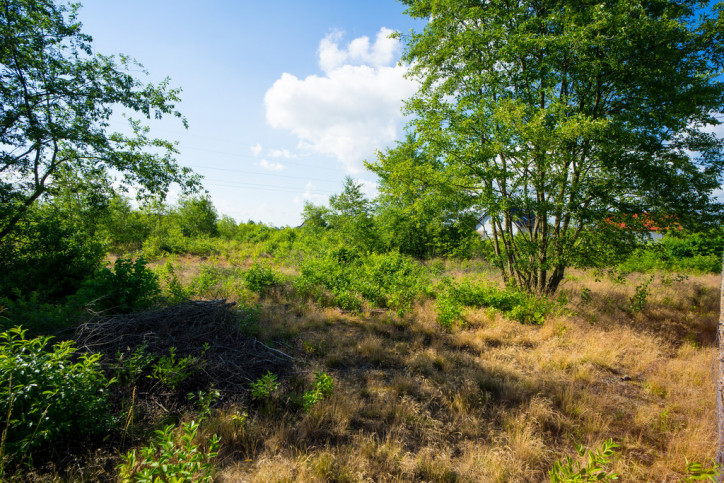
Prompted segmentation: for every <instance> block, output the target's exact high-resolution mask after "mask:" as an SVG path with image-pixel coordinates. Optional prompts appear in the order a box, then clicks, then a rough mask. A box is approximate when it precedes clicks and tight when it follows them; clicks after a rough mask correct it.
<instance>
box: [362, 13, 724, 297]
mask: <svg viewBox="0 0 724 483" xmlns="http://www.w3.org/2000/svg"><path fill="white" fill-rule="evenodd" d="M403 3H405V4H406V5H407V6H408V10H407V13H408V14H409V15H411V16H413V17H417V18H422V19H427V20H428V21H427V24H426V26H425V27H424V29H423V30H422V31H421V32H411V33H410V34H409V35H404V36H403V39H404V41H405V44H406V50H405V53H404V56H403V59H404V61H405V62H407V63H408V64H409V65H410V70H409V76H410V77H412V78H414V79H416V80H417V81H418V82H419V85H420V87H419V90H418V92H417V93H416V95H414V96H413V97H412V98H411V99H409V100H408V101H407V103H406V110H407V112H408V113H409V114H411V115H412V121H411V122H410V123H409V126H408V129H409V131H410V132H411V138H408V140H407V141H406V142H404V143H402V144H401V145H400V146H399V147H397V148H395V149H393V150H391V151H388V152H386V153H382V154H381V155H380V156H379V159H378V161H377V163H376V165H375V169H376V171H377V172H378V173H381V174H383V173H386V174H385V176H384V179H385V180H386V182H387V184H388V186H387V189H394V187H395V186H397V187H401V186H410V185H414V186H420V185H421V184H424V185H425V186H427V187H435V189H436V190H437V192H438V193H440V195H447V196H458V197H460V198H465V199H467V200H469V202H468V204H467V206H468V209H469V210H473V211H475V212H477V213H479V214H480V215H483V214H487V215H489V216H490V217H491V221H492V227H493V229H492V237H491V238H492V243H493V245H494V250H495V254H496V259H497V261H498V262H499V264H500V267H501V269H502V273H503V275H504V278H505V279H506V281H507V282H508V283H511V284H514V285H517V286H518V287H520V288H522V289H526V290H529V291H537V292H541V293H552V292H554V291H555V290H556V289H557V287H558V285H559V283H560V282H561V280H562V278H563V274H564V271H565V269H566V267H568V266H570V264H571V263H572V260H573V259H574V258H575V257H576V250H578V249H579V248H581V247H582V246H583V245H585V244H583V245H582V240H583V239H584V238H585V235H586V232H587V231H588V232H590V231H594V230H597V229H599V228H601V227H602V226H606V224H607V223H609V221H610V220H615V219H616V217H617V216H618V215H619V214H624V215H629V216H630V215H632V214H637V213H647V214H648V215H647V216H649V217H650V218H652V219H661V220H665V219H671V217H672V216H673V217H676V219H677V220H678V222H680V223H686V222H687V221H688V220H691V219H694V218H698V219H701V218H702V217H703V216H704V215H707V214H709V215H711V214H714V215H715V216H717V217H718V216H719V215H720V213H721V209H720V206H719V204H718V203H717V202H716V199H715V198H714V197H713V191H714V190H715V189H717V188H718V187H719V186H720V185H721V181H722V180H721V173H722V167H723V166H724V159H723V157H722V147H723V144H722V141H721V140H720V139H718V138H717V137H716V136H715V135H714V134H712V130H711V129H710V128H711V127H712V126H716V125H718V124H719V121H718V120H717V115H718V114H719V113H720V112H721V111H722V104H723V101H724V85H723V84H722V82H721V81H720V80H719V78H718V76H719V75H720V73H721V68H722V65H723V62H722V61H723V60H724V56H723V54H724V50H723V47H722V46H723V45H724V43H723V42H722V40H724V39H722V36H723V33H722V32H723V29H722V26H723V25H724V20H722V19H724V15H723V14H722V5H721V4H717V5H713V6H712V5H708V3H707V2H696V1H689V0H683V1H656V0H655V1H644V0H626V1H619V0H616V1H610V0H609V1H599V0H587V1H579V0H576V1H570V0H536V1H511V0H490V1H484V2H481V1H479V0H403ZM411 144H414V146H413V148H414V149H415V150H416V153H417V154H415V155H414V156H410V157H409V161H408V162H402V161H401V160H400V156H399V151H400V150H408V151H409V150H410V149H411ZM400 189H401V188H400ZM521 213H522V214H525V216H526V217H527V218H528V219H531V220H535V222H534V224H533V226H532V227H531V230H530V231H529V232H527V233H521V234H515V230H514V228H513V227H514V221H515V219H514V218H515V216H516V214H518V216H520V214H521Z"/></svg>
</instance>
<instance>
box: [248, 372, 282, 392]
mask: <svg viewBox="0 0 724 483" xmlns="http://www.w3.org/2000/svg"><path fill="white" fill-rule="evenodd" d="M250 387H251V396H252V397H253V398H254V399H268V398H270V397H271V395H272V394H273V393H274V391H276V390H277V389H278V388H279V383H278V382H277V375H276V374H273V373H272V372H271V371H267V372H266V374H264V375H263V376H261V377H260V378H259V379H257V380H256V381H255V382H252V383H251V385H250Z"/></svg>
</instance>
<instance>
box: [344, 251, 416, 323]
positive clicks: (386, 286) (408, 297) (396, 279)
mask: <svg viewBox="0 0 724 483" xmlns="http://www.w3.org/2000/svg"><path fill="white" fill-rule="evenodd" d="M361 261H362V265H361V267H360V270H359V271H358V277H355V279H354V280H353V281H354V282H356V285H357V286H356V288H357V289H358V290H359V292H360V293H361V294H362V296H363V297H364V298H366V299H367V300H369V301H371V302H372V303H373V304H375V305H376V306H378V307H382V308H390V309H393V310H400V311H402V310H407V309H409V307H410V305H411V304H412V302H413V301H414V300H415V298H416V297H418V296H419V294H420V293H421V292H422V291H423V290H424V287H425V285H426V284H427V282H428V279H429V277H428V272H427V271H426V269H425V267H423V266H422V265H420V264H419V263H417V262H416V261H414V260H413V259H412V258H410V257H407V256H405V255H400V254H399V253H397V252H389V253H384V254H371V255H369V256H367V257H365V258H364V259H362V260H361Z"/></svg>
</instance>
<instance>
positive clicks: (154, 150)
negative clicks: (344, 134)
mask: <svg viewBox="0 0 724 483" xmlns="http://www.w3.org/2000/svg"><path fill="white" fill-rule="evenodd" d="M77 8H78V5H76V4H67V3H65V2H64V1H63V0H0V38H1V39H2V43H1V45H0V241H3V239H5V238H6V237H7V235H9V234H11V233H12V232H13V230H14V228H15V227H16V226H17V224H18V222H20V221H21V220H22V219H23V217H24V216H25V215H26V214H27V212H28V210H29V209H30V208H31V207H32V205H33V204H34V203H35V202H36V201H37V200H38V199H40V198H41V197H43V196H44V195H46V194H47V193H52V191H53V188H54V186H55V185H57V183H58V182H59V180H62V179H63V177H64V176H67V173H69V172H72V173H74V176H84V175H90V176H91V177H95V178H98V177H105V176H106V175H120V180H119V182H120V184H121V186H134V187H135V188H136V189H138V192H139V194H141V195H144V194H148V195H161V196H162V195H163V194H165V192H166V191H167V190H168V188H169V186H170V185H171V184H172V183H178V184H180V185H181V186H182V188H184V189H185V190H191V191H194V190H196V189H197V188H198V186H199V185H198V177H197V176H196V175H194V174H193V173H192V172H191V171H190V170H189V169H188V168H182V167H179V166H178V165H177V163H176V162H175V159H174V155H175V154H176V153H177V152H176V149H175V146H174V144H173V143H170V142H167V141H164V140H159V139H154V138H152V137H150V136H149V133H148V128H147V127H146V126H144V125H143V124H142V123H141V122H140V120H139V119H133V118H130V117H129V120H130V129H129V131H128V132H129V133H130V134H121V133H115V132H111V131H110V120H111V116H112V114H113V111H114V109H120V110H121V111H122V112H123V113H124V115H126V114H129V113H130V114H134V113H135V114H137V115H140V116H141V118H146V119H150V118H152V117H153V118H161V117H162V116H165V115H170V116H175V117H178V118H180V119H181V120H182V122H183V123H184V124H186V121H185V119H183V117H182V116H181V114H180V113H179V112H178V111H177V110H176V107H175V104H176V103H177V102H178V100H179V97H178V96H179V92H180V90H179V89H174V88H171V87H170V86H169V83H168V80H165V81H163V82H160V83H158V84H156V85H154V84H150V83H143V82H141V81H140V80H138V79H137V78H136V77H134V74H136V73H137V72H139V64H137V63H136V62H135V61H133V60H132V59H129V58H127V57H125V56H119V57H118V58H115V57H109V56H103V55H98V54H94V53H93V51H92V48H91V38H90V37H89V36H87V35H85V34H83V33H82V32H81V24H80V23H79V22H78V20H77V16H76V13H77ZM109 186H110V184H109V185H107V187H109Z"/></svg>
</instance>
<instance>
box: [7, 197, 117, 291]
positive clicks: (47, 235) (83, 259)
mask: <svg viewBox="0 0 724 483" xmlns="http://www.w3.org/2000/svg"><path fill="white" fill-rule="evenodd" d="M9 238H10V237H7V238H6V239H4V243H2V244H0V296H4V297H10V298H14V295H13V292H15V291H16V290H20V292H21V293H23V294H29V293H32V292H38V294H39V295H40V298H41V299H43V300H44V301H53V302H54V301H61V300H62V299H64V298H65V297H67V296H68V295H71V294H74V293H75V292H76V291H78V289H79V288H80V286H81V284H82V282H83V280H85V279H87V278H88V277H90V276H92V275H93V273H95V272H96V271H97V270H98V268H99V266H100V265H101V261H102V259H103V256H104V255H105V251H106V248H105V246H104V245H103V243H102V242H101V241H100V240H99V239H98V238H97V237H96V236H94V234H93V233H92V232H89V231H86V230H85V229H84V228H83V227H81V226H77V225H76V224H74V220H73V219H72V217H69V216H65V213H63V212H60V211H59V210H57V209H55V208H54V207H52V206H43V207H40V208H37V209H33V210H32V211H31V212H30V214H29V215H28V217H27V219H26V220H24V221H23V222H22V223H21V224H20V225H19V226H18V228H17V229H16V230H15V235H14V237H13V239H12V240H10V239H9Z"/></svg>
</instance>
